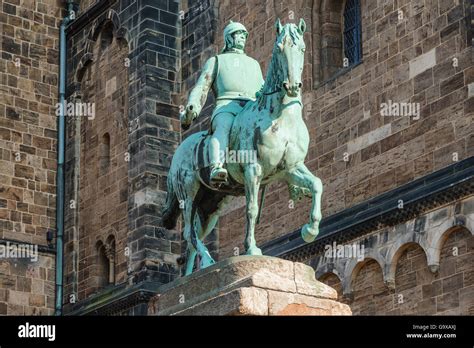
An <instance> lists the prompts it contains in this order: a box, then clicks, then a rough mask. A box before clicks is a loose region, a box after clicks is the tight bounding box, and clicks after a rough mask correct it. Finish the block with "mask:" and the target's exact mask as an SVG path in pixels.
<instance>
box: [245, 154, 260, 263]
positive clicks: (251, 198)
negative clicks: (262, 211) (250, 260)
mask: <svg viewBox="0 0 474 348" xmlns="http://www.w3.org/2000/svg"><path fill="white" fill-rule="evenodd" d="M244 174H245V198H246V200H247V205H246V207H247V211H246V214H247V226H246V234H245V242H244V246H245V250H246V252H247V255H262V251H261V250H260V249H259V248H258V247H257V244H256V242H255V222H256V220H257V215H258V190H259V188H260V182H261V180H262V167H261V166H260V165H259V164H258V163H252V164H249V165H247V166H246V167H245V173H244Z"/></svg>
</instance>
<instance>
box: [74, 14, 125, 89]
mask: <svg viewBox="0 0 474 348" xmlns="http://www.w3.org/2000/svg"><path fill="white" fill-rule="evenodd" d="M107 26H110V27H111V30H112V35H113V38H115V39H116V40H117V43H118V44H119V46H120V48H124V47H127V48H128V52H130V51H131V47H130V45H131V42H132V40H131V37H130V33H129V31H128V29H127V28H125V27H124V26H122V22H121V20H120V17H119V15H118V14H117V12H116V11H114V10H112V9H111V10H109V11H108V12H107V13H106V14H105V15H102V16H101V17H99V18H98V19H97V20H96V21H95V22H94V24H93V25H92V27H91V29H90V30H89V34H88V35H87V38H86V44H85V48H84V54H83V56H82V57H81V59H80V61H79V63H78V65H77V67H76V70H75V74H74V78H75V81H74V82H75V83H77V82H80V81H81V80H82V78H83V76H84V73H85V71H86V68H87V67H88V65H89V64H90V63H91V62H93V61H94V60H95V59H96V57H94V46H95V45H96V43H97V39H98V38H99V36H100V34H101V32H102V31H103V29H104V27H107Z"/></svg>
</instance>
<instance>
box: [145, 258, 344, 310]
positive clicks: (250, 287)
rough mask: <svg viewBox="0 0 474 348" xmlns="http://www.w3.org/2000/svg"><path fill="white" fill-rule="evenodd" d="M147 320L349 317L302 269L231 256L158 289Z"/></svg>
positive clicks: (287, 263)
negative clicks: (156, 317)
mask: <svg viewBox="0 0 474 348" xmlns="http://www.w3.org/2000/svg"><path fill="white" fill-rule="evenodd" d="M160 290H161V291H160V294H158V295H156V296H155V297H153V298H152V299H151V300H150V302H149V305H148V314H149V315H351V314H352V313H351V310H350V308H349V306H347V305H345V304H342V303H339V302H337V300H336V299H337V293H336V291H335V290H334V289H333V288H331V287H329V286H327V285H325V284H323V283H321V282H319V281H317V280H316V279H315V276H314V270H313V269H312V268H311V267H310V266H307V265H305V264H302V263H297V262H291V261H287V260H282V259H278V258H274V257H269V256H237V257H232V258H229V259H226V260H224V261H221V262H218V263H216V264H215V265H212V266H211V267H208V268H206V269H203V270H200V271H198V272H196V273H193V274H192V275H190V276H187V277H183V278H180V279H177V280H176V281H174V282H171V283H169V284H167V285H166V286H164V287H162V288H161V289H160Z"/></svg>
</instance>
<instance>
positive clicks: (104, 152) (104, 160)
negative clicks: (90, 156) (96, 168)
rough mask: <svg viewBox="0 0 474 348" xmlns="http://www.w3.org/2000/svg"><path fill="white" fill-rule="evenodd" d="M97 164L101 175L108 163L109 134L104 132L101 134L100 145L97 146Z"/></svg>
mask: <svg viewBox="0 0 474 348" xmlns="http://www.w3.org/2000/svg"><path fill="white" fill-rule="evenodd" d="M99 152H100V154H99V165H100V175H103V174H105V173H106V172H107V169H108V168H109V165H110V135H109V133H105V134H104V135H103V136H102V139H101V142H100V146H99Z"/></svg>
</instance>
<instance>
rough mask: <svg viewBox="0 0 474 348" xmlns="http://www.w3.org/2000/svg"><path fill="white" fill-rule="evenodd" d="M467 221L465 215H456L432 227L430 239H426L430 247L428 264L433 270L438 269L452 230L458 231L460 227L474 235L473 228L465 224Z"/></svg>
mask: <svg viewBox="0 0 474 348" xmlns="http://www.w3.org/2000/svg"><path fill="white" fill-rule="evenodd" d="M463 221H464V222H463ZM465 221H466V218H465V217H464V216H462V215H456V217H455V218H454V219H450V220H447V221H445V222H444V223H443V224H441V225H439V226H438V227H436V228H433V229H432V233H431V236H430V239H428V240H427V241H426V246H427V248H428V253H427V259H428V266H429V267H430V270H431V271H432V272H437V271H438V269H439V261H440V256H441V248H442V247H443V244H444V242H445V241H446V240H447V239H448V237H449V235H450V234H451V233H452V232H454V231H457V230H458V229H465V230H467V231H469V232H470V233H471V234H472V235H474V233H473V231H472V229H469V228H468V227H466V226H465Z"/></svg>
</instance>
